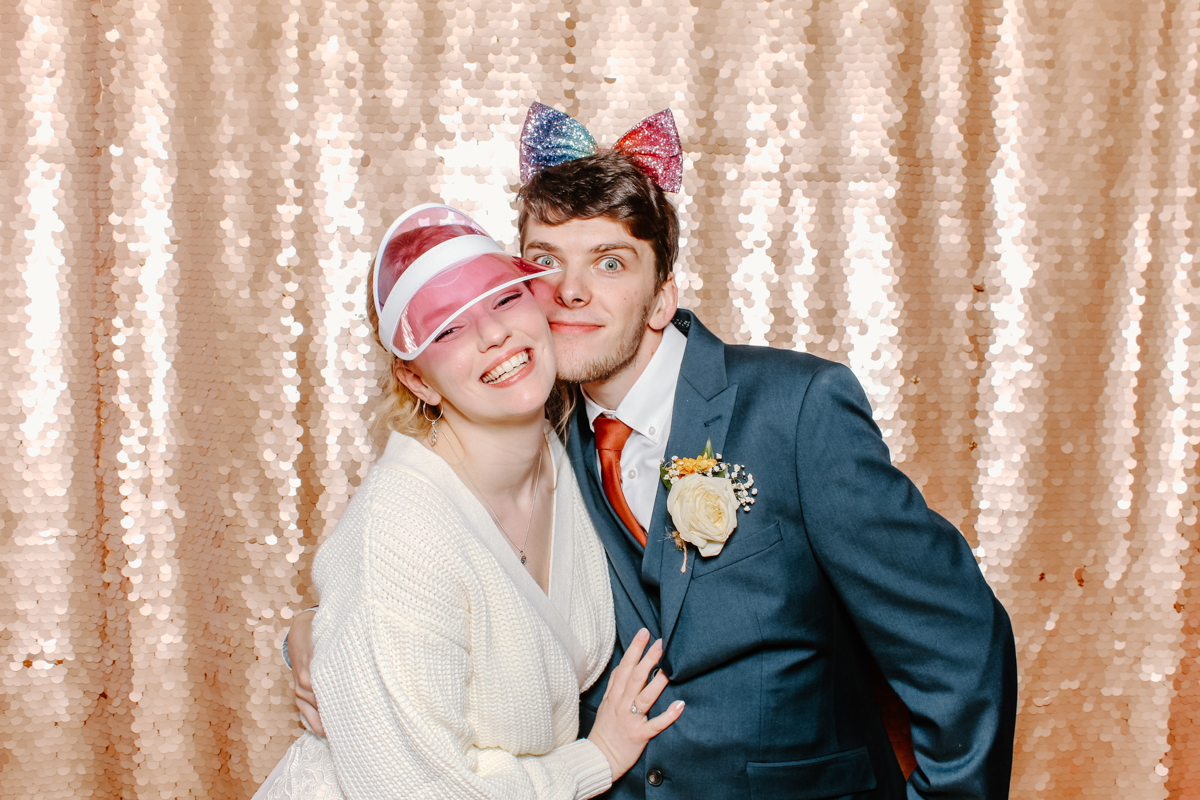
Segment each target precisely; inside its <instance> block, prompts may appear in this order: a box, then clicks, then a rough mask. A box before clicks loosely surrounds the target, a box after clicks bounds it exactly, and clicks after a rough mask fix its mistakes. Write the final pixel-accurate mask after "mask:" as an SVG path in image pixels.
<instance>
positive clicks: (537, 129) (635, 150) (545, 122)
mask: <svg viewBox="0 0 1200 800" xmlns="http://www.w3.org/2000/svg"><path fill="white" fill-rule="evenodd" d="M613 150H616V151H618V152H620V153H623V154H624V155H625V156H626V157H627V158H628V159H629V160H630V161H632V162H633V163H634V164H636V165H637V166H638V168H639V169H641V170H642V172H644V173H646V174H647V175H649V176H650V179H651V180H653V181H654V182H655V183H656V184H658V187H659V188H660V189H662V190H663V191H664V192H678V191H679V187H680V186H681V185H682V183H683V147H682V146H681V145H680V144H679V131H678V130H676V129H675V117H674V116H672V115H671V110H670V109H667V110H666V111H660V112H658V113H657V114H655V115H654V116H652V117H646V118H645V119H644V120H642V121H641V122H640V123H638V125H637V126H636V127H634V128H633V129H631V130H630V131H629V132H628V133H626V134H625V135H624V136H622V137H621V138H620V139H619V140H618V141H617V143H616V144H615V145H613ZM599 151H600V148H598V147H596V140H595V139H593V138H592V135H591V134H590V133H588V132H587V128H585V127H583V126H582V125H580V124H579V123H578V122H576V121H575V120H573V119H571V118H570V117H568V116H567V115H566V114H564V113H563V112H561V111H559V110H558V109H556V108H551V107H550V106H547V105H542V104H541V103H534V104H533V105H531V106H530V107H529V114H528V115H527V116H526V117H525V127H523V128H522V129H521V183H528V182H529V180H530V179H531V178H532V177H533V176H534V175H537V174H538V173H539V172H541V171H542V170H544V169H545V168H546V167H554V166H558V165H559V164H562V163H563V162H566V161H574V160H575V159H577V158H584V157H585V156H590V155H595V154H596V153H598V152H599Z"/></svg>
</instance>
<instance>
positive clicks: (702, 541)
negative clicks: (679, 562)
mask: <svg viewBox="0 0 1200 800" xmlns="http://www.w3.org/2000/svg"><path fill="white" fill-rule="evenodd" d="M737 510H738V503H737V497H735V496H734V494H733V484H732V483H731V482H730V481H729V479H728V478H709V477H706V476H704V475H695V474H693V475H685V476H684V477H682V478H680V479H679V480H677V481H675V484H674V485H673V486H672V487H671V493H670V494H669V495H667V511H668V512H669V513H670V514H671V519H672V520H673V521H674V522H675V527H676V528H678V530H679V536H680V537H681V538H682V539H683V540H684V541H685V542H690V543H691V544H694V545H696V547H698V548H700V555H702V556H705V557H706V558H707V557H709V556H715V555H716V554H717V553H719V552H721V548H723V547H724V546H725V540H726V539H728V538H729V534H731V533H733V529H734V528H736V527H737Z"/></svg>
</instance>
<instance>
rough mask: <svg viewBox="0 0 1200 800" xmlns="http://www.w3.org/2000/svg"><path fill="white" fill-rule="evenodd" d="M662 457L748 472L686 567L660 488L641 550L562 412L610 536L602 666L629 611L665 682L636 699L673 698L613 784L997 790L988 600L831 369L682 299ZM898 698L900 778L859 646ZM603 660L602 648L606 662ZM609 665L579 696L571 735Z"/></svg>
mask: <svg viewBox="0 0 1200 800" xmlns="http://www.w3.org/2000/svg"><path fill="white" fill-rule="evenodd" d="M676 324H677V325H678V326H679V327H680V328H681V329H682V330H684V331H685V332H686V333H687V334H688V343H687V349H686V351H685V354H684V359H683V366H682V369H681V373H680V379H679V383H678V387H677V389H676V393H675V406H674V415H673V418H672V424H671V433H670V438H669V440H668V445H667V457H668V458H670V457H671V456H680V457H690V456H696V455H699V453H700V452H701V450H703V449H704V445H705V442H706V441H707V440H709V439H711V440H712V444H713V447H714V448H715V450H716V452H718V453H720V454H721V455H722V456H723V460H724V461H727V462H730V463H737V464H742V465H744V466H745V468H746V470H747V471H749V472H750V473H752V474H753V476H754V481H755V483H754V485H755V486H756V487H757V488H758V490H759V491H758V495H757V502H756V504H755V505H754V506H753V507H752V509H751V510H750V511H748V512H744V511H743V512H739V513H738V526H737V528H736V530H734V532H733V534H732V536H730V538H729V540H728V542H727V543H726V545H725V548H724V549H723V550H722V551H721V553H720V554H719V555H717V556H714V557H712V558H701V557H699V556H698V555H697V552H696V549H695V548H694V547H689V558H688V567H687V571H686V572H681V571H680V566H681V564H682V561H683V556H682V554H681V553H680V552H679V551H678V550H677V549H676V547H675V544H674V542H673V541H672V540H671V539H670V536H669V534H670V532H671V531H672V530H673V528H672V526H671V524H670V518H669V516H668V514H667V511H666V494H667V493H666V491H664V490H661V489H660V491H659V492H658V497H657V500H656V502H655V506H654V513H653V518H652V520H651V523H650V527H649V529H648V531H647V539H648V543H647V546H646V548H645V551H644V553H643V552H642V550H641V548H639V547H638V546H637V545H636V544H635V543H634V540H633V538H632V536H631V535H630V534H629V533H628V531H627V530H626V529H625V528H624V526H623V525H622V524H621V522H620V521H619V519H618V518H617V516H616V514H615V513H614V512H613V510H612V507H611V506H610V505H609V503H608V501H607V499H606V498H605V496H604V493H603V490H602V489H601V486H600V479H599V475H598V473H597V469H596V451H595V442H594V438H593V436H592V432H591V429H590V427H589V425H588V424H587V418H586V416H585V414H584V411H583V409H582V408H579V409H577V413H576V415H575V418H574V420H573V422H572V430H571V434H570V437H569V444H568V447H569V455H570V458H571V459H572V460H573V464H574V467H575V470H576V473H577V475H578V477H579V482H580V485H581V487H582V489H583V496H584V498H585V500H586V502H587V504H588V507H589V510H590V512H591V515H592V519H593V520H594V521H595V523H596V528H597V529H598V531H599V532H600V537H601V539H602V540H603V541H604V545H605V549H606V550H607V552H608V556H609V564H610V571H611V578H612V589H613V596H614V601H615V607H616V615H617V639H618V641H617V649H616V653H615V655H614V659H613V661H614V663H615V662H616V661H617V660H619V658H620V656H621V654H622V653H623V652H624V647H625V645H627V644H628V643H629V642H630V640H631V639H632V638H633V636H634V634H635V633H636V632H637V631H638V629H639V628H642V627H645V628H648V629H649V630H650V632H651V634H652V635H653V636H654V637H661V638H662V639H663V642H664V645H665V652H664V655H663V658H662V661H661V666H662V669H663V670H664V671H665V672H666V673H667V675H668V676H669V677H670V679H671V680H670V684H669V685H668V687H667V689H666V691H664V693H663V695H662V697H661V698H660V699H659V701H658V703H657V704H656V705H655V707H654V709H653V710H652V711H651V713H652V714H657V713H660V712H661V711H663V710H664V709H665V708H666V707H667V705H668V704H669V703H671V702H673V701H674V700H677V699H683V700H685V701H686V702H687V707H686V709H685V710H684V712H683V716H682V717H681V718H680V719H679V720H678V721H677V722H676V723H675V724H674V725H672V726H671V727H670V728H668V729H667V730H666V731H664V732H663V733H662V734H660V735H659V736H658V737H657V738H655V739H653V740H651V742H650V744H649V745H648V746H647V748H646V750H645V752H644V753H643V754H642V758H641V760H640V761H639V762H638V763H637V765H635V766H634V768H633V769H632V770H630V771H629V772H628V773H627V774H626V775H625V776H624V777H622V778H621V779H620V780H618V781H617V783H616V784H615V785H614V787H613V789H612V790H611V792H610V793H609V795H606V796H608V797H612V798H622V799H624V798H643V797H646V798H681V799H682V798H686V799H687V800H696V798H753V800H799V799H801V798H902V797H905V796H906V795H907V796H908V797H910V798H916V797H921V798H934V797H937V798H984V797H987V798H1003V797H1007V796H1008V785H1009V775H1010V772H1011V766H1012V745H1013V728H1014V723H1015V714H1016V655H1015V647H1014V642H1013V635H1012V628H1011V626H1010V623H1009V619H1008V615H1007V614H1006V613H1005V611H1004V609H1003V607H1001V605H1000V603H999V602H998V601H997V600H996V598H995V596H994V595H993V594H992V591H991V589H990V588H989V587H988V585H987V584H986V582H985V581H984V579H983V576H982V575H981V573H980V571H979V567H978V566H977V564H976V562H975V559H974V557H973V555H972V553H971V550H970V548H969V546H968V545H967V543H966V541H965V540H964V539H963V537H962V535H961V534H960V533H959V532H958V531H957V530H956V529H955V528H954V527H953V526H952V525H951V524H950V523H948V522H947V521H946V520H945V519H943V518H942V517H940V516H939V515H937V514H936V513H934V512H933V511H931V510H930V509H929V508H928V507H927V506H926V505H925V502H924V500H923V499H922V497H921V494H920V492H919V491H918V490H917V488H916V487H915V486H914V485H913V484H912V483H911V482H910V481H909V480H908V479H907V478H906V477H905V476H904V475H903V473H901V472H900V471H899V470H897V469H896V468H894V467H893V466H892V464H891V459H890V457H889V454H888V450H887V447H886V446H885V445H884V442H883V439H882V437H881V435H880V433H879V429H878V428H877V427H876V425H875V423H874V421H873V420H872V416H871V409H870V406H869V404H868V402H867V398H866V396H865V394H864V393H863V391H862V388H861V387H860V385H859V383H858V381H857V380H856V379H855V378H854V376H853V374H852V373H851V372H850V370H849V369H847V368H846V367H844V366H841V365H838V364H835V363H832V362H829V361H825V360H822V359H820V358H817V357H815V356H811V355H807V354H803V353H794V352H788V351H783V350H776V349H771V348H766V347H746V346H727V345H725V344H723V343H722V342H721V341H720V340H719V339H717V338H716V337H715V336H713V335H712V334H711V333H710V332H709V331H708V330H706V329H705V328H704V327H703V326H702V325H701V324H700V323H699V322H698V321H696V319H695V317H694V316H693V315H691V314H690V313H689V312H683V311H681V312H680V313H679V314H678V315H677V316H676ZM872 659H874V660H875V661H876V662H878V664H879V666H880V667H881V668H882V670H883V673H884V675H885V676H886V677H887V679H888V682H889V683H890V684H891V685H892V687H893V688H894V689H895V690H896V692H897V693H898V694H899V695H900V697H901V699H903V700H904V702H905V704H906V705H907V706H908V707H909V709H910V711H911V712H912V733H913V747H914V751H915V753H916V757H917V768H916V770H915V771H914V772H913V774H912V775H911V776H910V779H909V781H908V782H907V785H906V782H905V779H904V775H903V773H902V772H901V771H900V769H899V767H898V765H897V763H896V759H895V756H894V755H893V752H892V749H891V746H890V744H889V741H888V737H887V733H886V731H885V729H884V726H883V724H882V722H881V719H880V715H879V710H878V708H877V706H876V702H875V696H874V693H873V691H872V685H871V676H870V673H871V670H872V669H873V667H872V665H871V660H872ZM610 666H611V665H610ZM606 684H607V677H605V678H602V679H601V680H600V681H598V682H597V684H596V686H594V687H593V688H592V689H591V690H590V691H589V692H588V693H586V694H585V695H584V697H583V699H582V709H581V718H582V732H581V735H586V733H587V731H588V730H589V729H590V727H591V723H592V721H593V720H594V718H595V708H596V707H597V706H598V705H599V702H600V698H601V697H602V696H603V692H604V687H605V685H606Z"/></svg>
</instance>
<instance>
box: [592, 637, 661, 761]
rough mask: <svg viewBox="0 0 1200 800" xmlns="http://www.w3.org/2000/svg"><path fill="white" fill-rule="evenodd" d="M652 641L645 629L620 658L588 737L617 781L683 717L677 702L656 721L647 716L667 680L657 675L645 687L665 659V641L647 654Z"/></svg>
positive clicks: (651, 647) (652, 646)
mask: <svg viewBox="0 0 1200 800" xmlns="http://www.w3.org/2000/svg"><path fill="white" fill-rule="evenodd" d="M649 640H650V633H649V632H648V631H647V630H646V629H645V628H643V629H642V630H640V631H638V633H637V636H634V637H633V641H632V642H630V644H629V649H628V650H626V651H625V655H624V656H622V657H621V663H620V664H618V665H617V666H616V668H615V669H614V670H613V671H612V674H611V675H610V676H609V678H608V687H607V688H606V689H605V690H604V699H603V700H601V701H600V708H599V709H598V710H597V711H596V722H595V724H594V725H592V732H591V733H590V734H589V735H588V739H589V740H591V742H592V743H593V744H595V745H596V746H597V747H599V748H600V751H601V752H602V753H604V756H605V758H607V759H608V766H609V767H610V768H611V769H612V779H613V780H614V781H615V780H616V779H617V778H619V777H621V776H622V775H624V774H625V773H626V772H628V771H629V768H630V767H632V766H633V765H634V764H636V763H637V760H638V757H639V756H641V754H642V751H643V750H645V749H646V743H647V742H649V741H650V740H651V739H653V738H654V737H655V736H657V735H658V734H660V733H662V732H663V731H664V730H665V729H666V728H667V726H668V725H670V724H671V723H672V722H674V721H675V720H677V719H679V715H680V714H682V713H683V701H682V700H677V701H675V702H674V703H672V704H671V705H670V707H669V708H667V710H666V711H664V712H663V713H661V714H659V715H658V716H657V717H655V718H654V719H649V718H647V716H646V712H647V711H649V710H650V707H651V706H652V705H654V702H655V701H656V700H658V696H659V695H660V694H662V690H663V689H665V688H666V686H667V676H666V675H663V674H662V672H659V673H658V674H657V675H655V676H654V679H653V680H651V681H650V683H649V684H647V683H646V678H647V677H649V675H650V670H652V669H653V668H654V665H655V664H657V663H658V659H659V657H661V656H662V640H661V639H660V640H658V641H657V642H655V643H654V644H652V645H651V646H650V649H649V650H647V649H646V642H648V641H649ZM643 651H644V652H645V655H644V656H643V655H642V653H643ZM639 659H640V660H639Z"/></svg>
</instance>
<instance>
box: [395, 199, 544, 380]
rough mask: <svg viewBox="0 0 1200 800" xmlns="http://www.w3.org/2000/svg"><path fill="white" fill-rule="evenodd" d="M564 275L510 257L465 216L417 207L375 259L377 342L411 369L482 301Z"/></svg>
mask: <svg viewBox="0 0 1200 800" xmlns="http://www.w3.org/2000/svg"><path fill="white" fill-rule="evenodd" d="M560 271H561V270H558V269H554V268H552V267H544V266H542V265H540V264H534V263H532V262H529V261H526V260H525V259H523V258H517V257H516V256H510V255H509V254H508V253H506V252H504V248H502V247H501V246H500V245H499V243H497V242H496V240H494V239H493V238H492V237H490V236H488V235H487V232H486V231H484V230H483V228H482V227H480V226H479V224H478V223H476V222H475V221H474V220H473V219H471V218H470V217H468V216H467V215H466V214H464V213H462V212H461V211H456V210H455V209H453V208H450V207H449V206H444V205H440V204H435V203H430V204H426V205H422V206H417V207H416V208H413V209H410V210H409V211H406V212H404V213H403V214H401V215H400V216H399V217H398V218H397V219H396V221H395V222H393V223H392V225H391V227H390V228H388V231H387V233H386V234H384V237H383V241H382V242H381V243H380V245H379V250H378V251H377V252H376V254H375V287H374V289H375V311H376V312H377V313H378V314H379V338H380V339H382V340H383V342H384V344H386V345H388V349H390V350H391V351H392V353H394V354H395V355H396V357H397V358H402V359H404V360H405V361H411V360H412V359H414V358H416V357H417V356H419V355H420V354H421V353H422V352H423V351H424V350H425V348H426V347H428V346H429V343H430V342H432V341H433V340H434V339H435V338H436V337H437V335H438V334H440V333H441V332H442V331H443V330H445V328H446V326H447V325H449V324H450V323H451V322H453V321H454V320H455V319H456V318H457V317H458V316H459V315H460V314H462V313H463V312H464V311H466V310H467V309H468V308H470V307H471V306H473V305H475V304H476V303H478V302H479V301H480V300H483V299H484V298H485V297H489V296H491V295H493V294H495V293H496V292H499V291H501V290H502V289H506V288H508V287H509V286H513V285H515V284H518V283H523V282H524V281H528V280H530V279H532V278H539V277H542V276H544V275H552V274H554V273H555V272H560Z"/></svg>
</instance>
